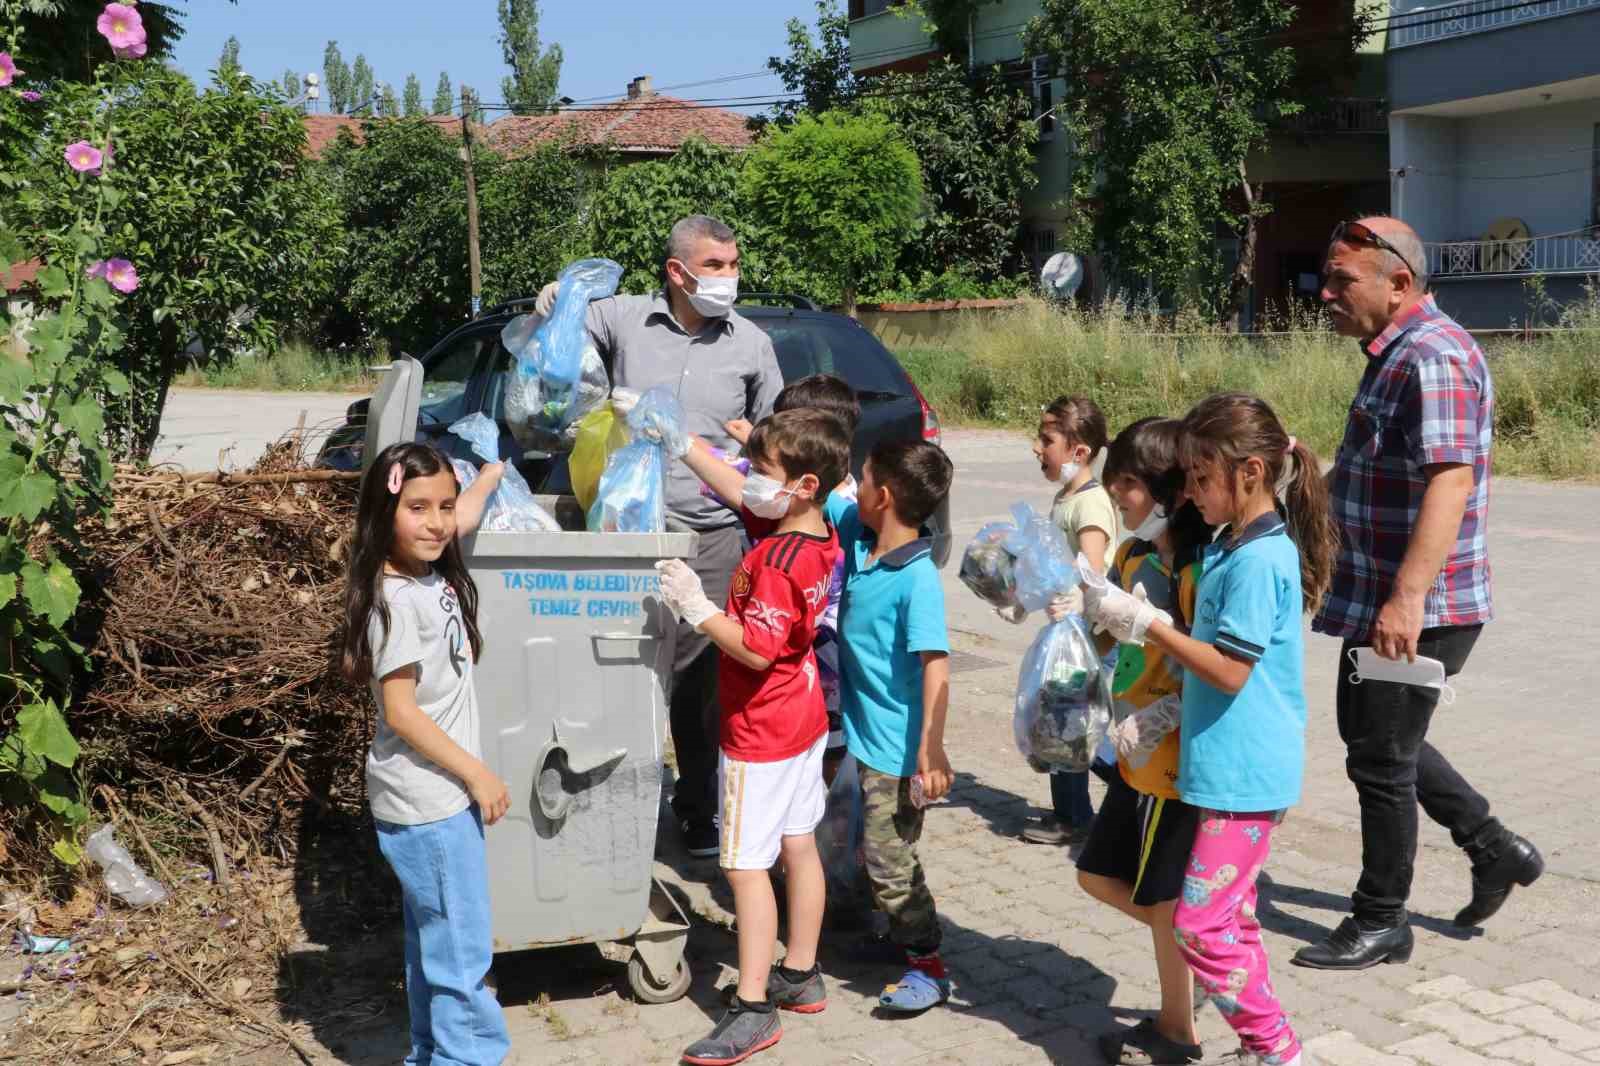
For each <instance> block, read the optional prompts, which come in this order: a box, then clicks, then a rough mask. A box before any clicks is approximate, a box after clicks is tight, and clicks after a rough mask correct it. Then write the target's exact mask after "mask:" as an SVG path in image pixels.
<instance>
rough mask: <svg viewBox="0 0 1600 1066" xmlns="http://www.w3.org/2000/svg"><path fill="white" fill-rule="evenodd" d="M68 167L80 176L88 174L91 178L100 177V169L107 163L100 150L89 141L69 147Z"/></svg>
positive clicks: (79, 142)
mask: <svg viewBox="0 0 1600 1066" xmlns="http://www.w3.org/2000/svg"><path fill="white" fill-rule="evenodd" d="M66 154H67V166H69V167H71V168H72V169H73V170H76V171H77V172H78V173H79V174H88V175H89V176H90V177H99V176H100V167H101V165H102V164H103V163H104V162H105V157H104V156H102V155H101V154H100V149H98V148H96V147H95V146H94V145H92V144H90V143H89V142H88V141H78V142H77V143H76V144H69V145H67V153H66Z"/></svg>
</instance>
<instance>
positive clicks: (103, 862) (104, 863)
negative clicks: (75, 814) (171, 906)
mask: <svg viewBox="0 0 1600 1066" xmlns="http://www.w3.org/2000/svg"><path fill="white" fill-rule="evenodd" d="M83 850H84V853H85V854H86V855H88V856H89V858H90V859H92V860H94V862H95V864H96V865H98V866H99V867H100V868H101V869H102V870H103V871H105V873H104V877H105V882H106V888H107V889H109V890H110V891H111V894H112V895H113V896H116V897H117V898H118V899H120V900H121V901H122V902H124V903H126V904H127V905H128V906H130V907H148V906H151V905H152V904H156V903H160V902H162V901H163V900H165V899H166V898H167V890H166V887H165V886H164V885H162V884H161V882H160V881H157V880H156V879H155V878H153V877H151V876H149V875H148V874H146V873H145V872H144V871H143V870H141V869H140V868H139V864H138V863H136V862H134V861H133V856H132V855H129V854H128V849H127V848H125V847H123V846H122V845H121V844H118V843H117V838H116V836H115V835H114V834H113V833H112V831H111V827H110V826H109V825H103V826H101V827H100V828H99V829H96V830H95V831H94V832H93V833H90V834H89V843H88V845H87V846H86V847H85V848H84V849H83Z"/></svg>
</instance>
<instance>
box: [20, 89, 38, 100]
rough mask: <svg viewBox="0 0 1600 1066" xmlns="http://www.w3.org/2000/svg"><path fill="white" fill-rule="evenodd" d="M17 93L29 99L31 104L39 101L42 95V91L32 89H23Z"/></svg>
mask: <svg viewBox="0 0 1600 1066" xmlns="http://www.w3.org/2000/svg"><path fill="white" fill-rule="evenodd" d="M17 95H18V96H20V97H22V98H23V99H24V100H26V101H28V103H30V104H36V103H38V102H39V100H40V98H41V96H42V94H41V93H36V92H34V91H33V90H32V89H23V90H21V91H20V92H18V93H17Z"/></svg>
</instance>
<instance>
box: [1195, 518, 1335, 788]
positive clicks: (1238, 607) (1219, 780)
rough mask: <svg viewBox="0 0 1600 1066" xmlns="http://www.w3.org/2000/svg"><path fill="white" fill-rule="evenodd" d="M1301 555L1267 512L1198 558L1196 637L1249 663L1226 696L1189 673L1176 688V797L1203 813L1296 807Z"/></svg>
mask: <svg viewBox="0 0 1600 1066" xmlns="http://www.w3.org/2000/svg"><path fill="white" fill-rule="evenodd" d="M1301 613H1302V602H1301V597H1300V553H1299V550H1298V549H1297V548H1296V547H1295V544H1294V541H1293V540H1291V539H1290V538H1289V534H1288V530H1287V529H1286V528H1285V527H1284V523H1283V519H1282V518H1281V517H1280V516H1278V515H1277V514H1266V515H1262V516H1261V517H1260V518H1258V519H1256V520H1255V521H1254V522H1251V523H1250V524H1249V525H1248V526H1246V527H1245V528H1244V529H1243V530H1242V531H1241V532H1240V533H1239V534H1238V535H1237V536H1229V535H1228V534H1224V535H1223V536H1221V537H1219V538H1217V541H1216V543H1214V544H1212V545H1211V547H1209V548H1208V549H1206V552H1205V555H1204V556H1203V557H1202V559H1201V577H1200V588H1199V591H1198V594H1197V596H1196V603H1195V617H1194V627H1193V629H1192V630H1191V635H1192V636H1193V637H1194V638H1195V639H1196V640H1201V641H1205V642H1206V643H1208V644H1215V645H1216V646H1217V647H1218V648H1221V649H1223V650H1225V651H1227V652H1228V653H1229V654H1230V655H1234V656H1237V657H1238V658H1241V659H1244V660H1246V661H1248V662H1250V663H1253V664H1254V666H1253V668H1252V669H1251V671H1250V677H1249V679H1248V680H1247V681H1246V682H1245V684H1244V687H1243V688H1242V689H1240V690H1239V691H1238V692H1236V693H1233V694H1231V695H1230V694H1229V693H1226V692H1223V691H1221V690H1220V689H1218V688H1216V687H1214V686H1212V685H1209V684H1207V683H1206V682H1205V681H1204V680H1202V679H1201V678H1200V677H1199V676H1197V675H1196V674H1195V672H1194V671H1192V670H1190V671H1188V672H1187V673H1186V674H1185V677H1184V683H1183V724H1182V727H1181V734H1180V735H1181V737H1182V749H1181V751H1180V754H1179V758H1178V794H1179V795H1181V796H1182V797H1183V800H1184V802H1185V803H1188V804H1190V805H1192V806H1195V807H1205V808H1209V809H1211V810H1219V811H1236V812H1255V811H1277V810H1282V809H1284V808H1286V807H1292V806H1294V805H1295V804H1296V803H1298V802H1299V801H1300V783H1301V778H1302V776H1303V774H1304V770H1305V754H1306V698H1305V674H1304V668H1305V647H1304V643H1305V642H1304V638H1303V637H1302V635H1301V626H1300V616H1301Z"/></svg>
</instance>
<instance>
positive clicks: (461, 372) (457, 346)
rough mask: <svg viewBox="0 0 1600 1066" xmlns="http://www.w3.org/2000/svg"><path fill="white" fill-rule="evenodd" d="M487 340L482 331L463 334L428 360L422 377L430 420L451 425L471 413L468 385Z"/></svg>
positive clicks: (423, 400) (424, 405)
mask: <svg viewBox="0 0 1600 1066" xmlns="http://www.w3.org/2000/svg"><path fill="white" fill-rule="evenodd" d="M485 340H486V338H485V337H484V336H483V335H482V334H468V335H467V336H464V337H459V338H457V339H456V341H455V342H454V343H453V344H452V345H451V346H450V347H449V348H448V349H446V350H444V351H442V352H440V353H438V354H437V355H435V356H434V357H433V358H431V359H429V360H428V367H427V371H426V372H425V373H424V375H423V379H422V404H421V407H422V411H423V413H424V414H425V415H426V416H427V417H428V418H429V419H430V420H433V421H437V422H440V423H443V424H444V425H449V424H450V423H451V422H454V421H455V420H456V419H458V418H460V417H461V416H462V415H464V414H466V413H467V411H466V404H467V391H468V390H467V386H468V385H469V384H470V383H471V381H472V372H473V370H474V369H476V368H477V365H478V357H479V355H481V354H482V352H483V345H484V343H485Z"/></svg>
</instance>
